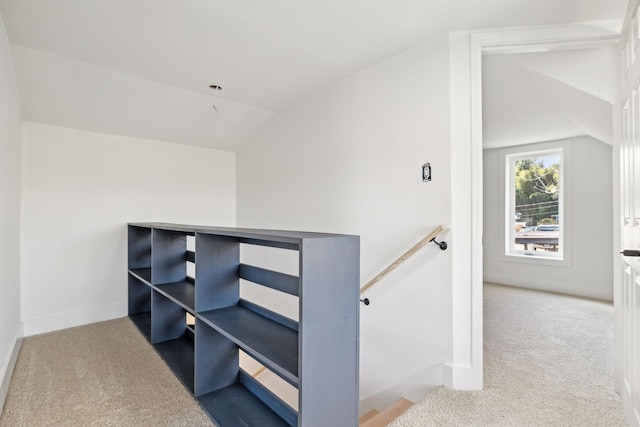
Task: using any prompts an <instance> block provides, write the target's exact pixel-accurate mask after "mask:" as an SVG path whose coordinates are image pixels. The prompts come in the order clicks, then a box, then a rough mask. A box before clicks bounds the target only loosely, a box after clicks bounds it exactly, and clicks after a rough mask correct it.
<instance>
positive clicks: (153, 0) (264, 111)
mask: <svg viewBox="0 0 640 427" xmlns="http://www.w3.org/2000/svg"><path fill="white" fill-rule="evenodd" d="M626 3H627V2H626V0H536V1H531V0H481V1H478V0H367V1H365V0H340V1H336V0H322V1H320V0H277V1H269V0H235V1H220V0H186V1H185V0H55V1H52V0H0V12H1V13H2V17H3V19H4V21H5V26H6V28H7V32H8V34H9V39H10V41H11V43H12V45H13V51H14V62H15V66H16V70H17V75H18V79H19V84H20V87H21V91H22V97H23V99H22V102H23V118H24V120H26V121H32V122H38V123H46V124H52V125H58V126H68V127H74V128H78V129H85V130H90V131H97V132H106V133H113V134H120V135H128V136H135V137H142V138H151V139H158V140H165V141H170V142H177V143H184V144H191V145H200V146H206V147H211V148H220V149H224V150H232V151H233V150H237V149H238V148H239V147H241V146H242V145H243V144H244V143H245V142H246V141H247V140H248V139H249V138H251V136H252V135H253V134H254V133H255V132H256V131H257V130H258V129H259V128H260V127H261V126H262V125H263V124H264V123H265V122H266V121H268V120H269V119H270V117H271V116H272V115H273V114H277V112H278V111H280V110H282V109H286V108H287V107H288V106H290V105H291V104H292V103H293V102H294V101H295V100H296V99H298V98H300V97H302V96H305V95H307V94H310V93H313V92H317V91H321V90H323V89H325V88H327V87H329V86H330V85H331V84H332V83H334V82H336V81H338V80H340V79H342V78H344V77H347V76H349V75H350V74H353V73H354V72H357V71H359V70H361V69H363V68H366V67H368V66H371V65H373V64H375V63H377V62H380V61H382V60H384V59H386V58H388V57H390V56H393V55H395V54H398V53H400V52H402V51H405V50H407V49H410V48H411V47H413V46H416V45H418V44H420V43H421V42H423V41H426V40H428V39H429V38H430V37H432V36H434V35H437V34H442V33H444V32H446V31H451V30H461V29H475V28H491V27H511V26H526V25H546V24H561V23H571V22H583V21H594V20H612V19H613V20H620V19H622V17H623V16H624V12H625V8H626ZM211 84H218V85H220V86H222V91H221V92H220V93H218V94H217V96H216V93H215V92H214V91H212V90H211V89H209V87H208V86H209V85H211ZM214 105H215V106H216V108H215V109H214V108H213V106H214ZM216 110H217V111H216Z"/></svg>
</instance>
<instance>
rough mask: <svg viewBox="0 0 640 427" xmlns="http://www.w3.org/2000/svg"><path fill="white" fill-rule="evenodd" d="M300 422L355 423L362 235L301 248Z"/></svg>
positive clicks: (309, 425) (309, 426)
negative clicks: (360, 237)
mask: <svg viewBox="0 0 640 427" xmlns="http://www.w3.org/2000/svg"><path fill="white" fill-rule="evenodd" d="M300 281H301V289H300V308H299V309H300V330H299V352H300V362H299V377H300V384H299V390H300V394H299V418H298V425H299V426H304V427H314V426H318V427H321V426H327V425H333V426H344V427H348V426H354V427H355V426H357V425H358V400H359V397H358V389H359V379H358V357H359V338H358V332H359V310H360V307H359V283H360V239H359V237H358V236H340V237H324V238H306V239H303V241H302V244H301V246H300Z"/></svg>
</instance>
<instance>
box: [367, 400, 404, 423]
mask: <svg viewBox="0 0 640 427" xmlns="http://www.w3.org/2000/svg"><path fill="white" fill-rule="evenodd" d="M411 406H413V402H412V401H410V400H409V399H405V398H404V397H401V398H400V399H398V400H396V401H395V402H394V403H393V404H392V405H391V406H389V407H388V408H386V409H385V410H384V411H381V412H379V413H377V414H376V415H375V416H373V417H371V418H369V419H367V420H366V421H364V422H361V423H360V427H385V426H386V425H387V424H389V423H390V422H391V421H393V420H394V419H396V418H397V417H398V416H400V414H402V413H403V412H404V411H406V410H407V409H409V408H410V407H411ZM368 414H369V412H367V413H366V414H365V415H363V417H364V416H366V415H368Z"/></svg>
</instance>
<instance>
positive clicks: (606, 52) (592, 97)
mask: <svg viewBox="0 0 640 427" xmlns="http://www.w3.org/2000/svg"><path fill="white" fill-rule="evenodd" d="M618 57H619V56H618V50H617V49H615V48H614V47H601V48H591V49H578V50H566V51H551V52H540V53H523V54H511V55H485V56H484V57H483V65H482V92H483V94H482V113H483V123H482V126H483V144H484V148H500V147H507V146H513V145H520V144H529V143H533V142H541V141H551V140H557V139H563V138H571V137H575V136H580V135H588V136H591V137H592V138H595V139H597V140H600V141H602V142H604V143H607V144H613V116H612V112H613V110H612V104H613V102H614V100H615V82H616V69H615V61H616V60H617V59H618Z"/></svg>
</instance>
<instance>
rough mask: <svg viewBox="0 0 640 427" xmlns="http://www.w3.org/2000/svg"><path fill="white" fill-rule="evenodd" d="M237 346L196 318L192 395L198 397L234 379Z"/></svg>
mask: <svg viewBox="0 0 640 427" xmlns="http://www.w3.org/2000/svg"><path fill="white" fill-rule="evenodd" d="M239 359H240V355H239V352H238V346H237V345H235V344H234V343H233V342H232V341H231V340H229V339H228V338H227V337H225V336H224V335H222V334H221V333H219V332H218V331H216V330H215V329H213V328H211V327H210V326H209V325H207V324H205V323H204V322H202V321H201V320H200V319H198V318H196V334H195V392H194V394H195V396H196V397H198V396H202V395H203V394H207V393H210V392H212V391H215V390H219V389H221V388H224V387H227V386H230V385H231V384H234V383H235V382H237V381H238V372H239V370H240V368H239Z"/></svg>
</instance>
